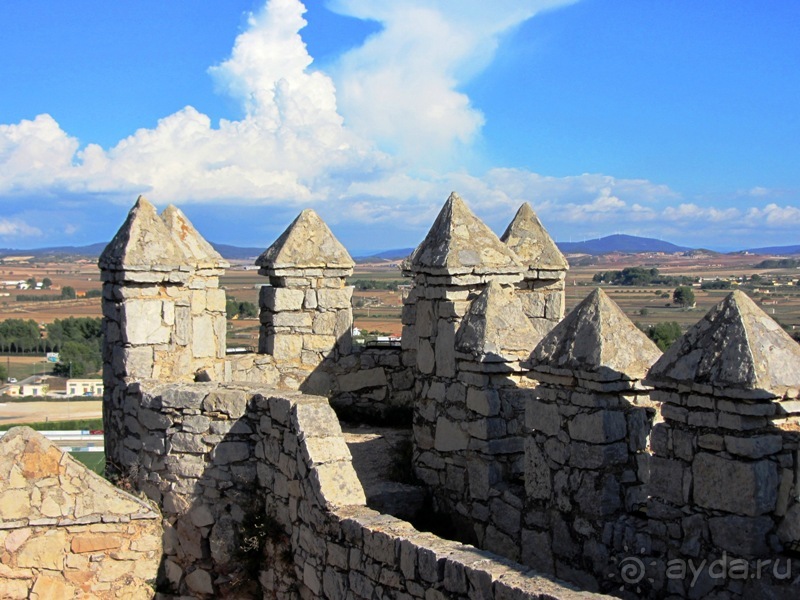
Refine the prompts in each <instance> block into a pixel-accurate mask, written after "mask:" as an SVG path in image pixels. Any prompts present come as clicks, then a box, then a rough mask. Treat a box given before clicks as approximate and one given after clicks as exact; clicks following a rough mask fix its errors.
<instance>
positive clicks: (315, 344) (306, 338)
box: [303, 334, 336, 352]
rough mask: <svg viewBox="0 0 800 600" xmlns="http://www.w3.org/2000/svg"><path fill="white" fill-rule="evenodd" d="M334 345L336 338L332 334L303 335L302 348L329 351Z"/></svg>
mask: <svg viewBox="0 0 800 600" xmlns="http://www.w3.org/2000/svg"><path fill="white" fill-rule="evenodd" d="M335 346H336V338H335V337H334V336H332V335H314V334H305V335H303V349H304V350H313V351H315V352H330V351H331V350H333V348H334V347H335Z"/></svg>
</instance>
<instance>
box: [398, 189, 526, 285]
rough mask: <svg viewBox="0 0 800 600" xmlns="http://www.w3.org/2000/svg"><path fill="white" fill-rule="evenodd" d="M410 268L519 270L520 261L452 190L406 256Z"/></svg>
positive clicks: (432, 270) (460, 271)
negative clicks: (423, 234) (417, 242)
mask: <svg viewBox="0 0 800 600" xmlns="http://www.w3.org/2000/svg"><path fill="white" fill-rule="evenodd" d="M407 265H408V266H409V268H410V270H412V271H420V272H429V273H434V274H437V275H438V274H442V273H452V274H464V273H519V272H521V271H522V270H523V268H522V265H521V263H520V262H519V260H518V259H517V257H516V256H515V255H514V253H513V252H511V251H510V250H509V249H508V247H506V245H505V244H503V243H502V242H501V241H500V239H499V238H498V237H497V236H496V235H495V233H494V232H493V231H492V230H491V229H489V228H488V227H487V226H486V225H485V224H484V223H483V222H482V221H481V220H480V219H479V218H478V217H476V216H475V215H474V214H473V213H472V211H471V210H470V209H469V208H468V207H467V205H466V204H464V201H463V200H462V199H461V198H460V197H459V195H458V194H456V193H455V192H453V193H452V194H450V197H449V198H448V199H447V202H445V203H444V206H443V207H442V210H441V211H440V212H439V215H438V216H437V217H436V220H435V221H434V222H433V226H432V227H431V229H430V231H429V232H428V235H427V236H425V239H424V240H422V243H421V244H420V245H419V246H417V248H416V250H414V252H413V253H412V254H411V256H410V257H409V259H408V262H407Z"/></svg>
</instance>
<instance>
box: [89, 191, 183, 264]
mask: <svg viewBox="0 0 800 600" xmlns="http://www.w3.org/2000/svg"><path fill="white" fill-rule="evenodd" d="M98 262H99V265H100V269H101V270H104V271H162V272H163V271H175V270H178V269H179V268H180V267H181V265H183V264H184V263H185V256H184V253H183V251H182V250H181V249H180V248H178V246H177V244H176V243H175V242H174V241H173V239H172V234H171V233H170V231H169V229H168V228H167V225H166V224H165V223H164V221H163V220H162V219H161V218H160V217H159V216H158V213H157V212H156V207H155V206H153V205H152V204H150V202H148V201H147V199H146V198H145V197H144V196H139V198H138V200H137V201H136V204H135V205H134V206H133V208H132V209H131V211H130V212H129V213H128V218H127V219H125V222H124V223H123V224H122V227H120V228H119V231H117V233H116V235H115V236H114V237H113V238H112V240H111V241H110V242H109V244H108V246H106V247H105V249H104V250H103V253H102V254H101V255H100V260H99V261H98Z"/></svg>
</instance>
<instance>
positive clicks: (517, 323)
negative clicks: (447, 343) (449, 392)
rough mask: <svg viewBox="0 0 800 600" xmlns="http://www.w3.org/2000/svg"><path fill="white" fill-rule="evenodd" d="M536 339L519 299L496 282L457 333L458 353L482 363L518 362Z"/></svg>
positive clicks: (468, 315) (470, 309) (484, 294)
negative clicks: (468, 355)
mask: <svg viewBox="0 0 800 600" xmlns="http://www.w3.org/2000/svg"><path fill="white" fill-rule="evenodd" d="M535 339H536V332H535V331H534V329H533V325H531V323H530V321H529V320H528V318H527V317H526V316H525V313H524V312H522V304H521V303H520V301H519V299H518V298H517V297H516V296H515V295H514V294H513V292H512V291H511V290H510V289H508V288H504V287H502V286H501V285H500V284H499V283H498V282H496V281H494V280H493V281H490V282H489V284H488V285H487V286H486V289H485V290H483V292H481V294H480V296H478V297H477V298H475V300H473V301H472V304H471V305H470V307H469V311H468V312H467V314H466V316H465V317H464V320H463V321H462V322H461V325H460V327H459V329H458V332H457V333H456V350H457V351H458V352H462V353H464V354H471V355H474V356H478V357H480V359H481V360H482V361H505V360H507V359H510V360H518V359H519V358H520V355H521V354H523V353H524V354H528V353H529V352H530V347H531V345H533V343H534V341H535ZM509 355H514V356H513V357H511V356H509Z"/></svg>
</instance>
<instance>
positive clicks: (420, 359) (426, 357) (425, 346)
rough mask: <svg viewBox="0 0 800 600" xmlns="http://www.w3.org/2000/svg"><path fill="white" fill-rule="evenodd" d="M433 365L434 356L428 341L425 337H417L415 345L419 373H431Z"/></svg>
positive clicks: (434, 363)
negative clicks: (417, 341)
mask: <svg viewBox="0 0 800 600" xmlns="http://www.w3.org/2000/svg"><path fill="white" fill-rule="evenodd" d="M435 367H436V358H435V357H434V354H433V348H432V347H431V343H430V341H429V340H428V339H426V338H419V344H418V346H417V368H418V369H419V371H420V372H421V373H424V374H430V373H433V370H434V368H435Z"/></svg>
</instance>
